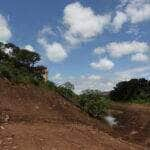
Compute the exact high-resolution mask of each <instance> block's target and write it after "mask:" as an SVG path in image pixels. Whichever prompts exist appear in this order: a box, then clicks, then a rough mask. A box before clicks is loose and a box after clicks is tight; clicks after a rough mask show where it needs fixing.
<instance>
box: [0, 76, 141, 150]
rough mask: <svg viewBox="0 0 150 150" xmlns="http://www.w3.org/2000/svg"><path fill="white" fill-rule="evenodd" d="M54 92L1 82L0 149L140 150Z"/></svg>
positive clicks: (2, 80)
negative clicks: (111, 132)
mask: <svg viewBox="0 0 150 150" xmlns="http://www.w3.org/2000/svg"><path fill="white" fill-rule="evenodd" d="M98 126H103V125H102V124H101V123H100V122H98V121H96V120H94V119H92V118H90V117H89V116H88V115H87V114H85V113H83V112H81V110H80V109H78V108H77V107H75V106H74V105H72V104H71V103H69V102H68V101H66V100H65V99H64V98H63V97H61V96H60V95H59V94H58V93H56V92H54V91H45V90H42V89H40V88H38V87H36V86H33V85H26V86H25V85H15V84H12V83H11V82H9V81H8V80H6V79H5V80H4V79H0V150H13V149H16V150H77V149H85V150H88V149H89V150H91V149H92V150H99V149H101V150H113V149H114V150H116V149H117V150H127V149H128V150H140V149H142V147H141V146H137V145H135V144H130V143H128V142H125V141H123V140H121V139H119V138H118V139H115V138H113V137H111V136H110V135H108V134H107V133H104V132H103V131H102V130H99V128H98Z"/></svg>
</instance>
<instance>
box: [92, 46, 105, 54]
mask: <svg viewBox="0 0 150 150" xmlns="http://www.w3.org/2000/svg"><path fill="white" fill-rule="evenodd" d="M105 52H106V50H105V48H102V47H97V48H95V49H94V53H96V54H103V53H105Z"/></svg>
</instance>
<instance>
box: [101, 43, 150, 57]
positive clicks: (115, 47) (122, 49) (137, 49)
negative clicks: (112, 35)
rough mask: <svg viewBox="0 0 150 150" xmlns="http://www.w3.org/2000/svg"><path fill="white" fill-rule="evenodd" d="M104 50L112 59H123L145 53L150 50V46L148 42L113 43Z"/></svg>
mask: <svg viewBox="0 0 150 150" xmlns="http://www.w3.org/2000/svg"><path fill="white" fill-rule="evenodd" d="M99 49H100V50H101V49H104V50H105V51H106V52H108V53H109V54H110V56H112V57H122V56H125V55H129V54H133V53H144V52H147V51H149V50H150V46H149V45H148V44H147V43H146V42H138V41H123V42H111V43H108V44H107V45H106V46H104V47H99Z"/></svg>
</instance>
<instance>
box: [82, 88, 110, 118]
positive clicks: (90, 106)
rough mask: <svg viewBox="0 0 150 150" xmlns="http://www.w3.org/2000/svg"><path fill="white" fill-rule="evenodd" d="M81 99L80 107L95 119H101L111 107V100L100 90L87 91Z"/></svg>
mask: <svg viewBox="0 0 150 150" xmlns="http://www.w3.org/2000/svg"><path fill="white" fill-rule="evenodd" d="M79 97H80V98H79V104H80V107H81V108H82V109H83V110H84V111H86V112H88V113H89V114H90V115H91V116H93V117H96V118H100V117H101V116H102V115H104V114H105V113H106V111H107V108H108V107H109V100H108V99H106V98H105V97H103V96H102V95H101V92H100V91H98V90H85V91H83V92H82V94H81V95H80V96H79Z"/></svg>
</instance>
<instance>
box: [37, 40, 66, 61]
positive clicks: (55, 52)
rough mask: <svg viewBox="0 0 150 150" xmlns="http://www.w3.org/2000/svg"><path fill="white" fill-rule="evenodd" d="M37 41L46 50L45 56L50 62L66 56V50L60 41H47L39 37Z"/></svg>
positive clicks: (60, 59) (61, 59)
mask: <svg viewBox="0 0 150 150" xmlns="http://www.w3.org/2000/svg"><path fill="white" fill-rule="evenodd" d="M38 42H39V43H40V44H41V45H42V46H43V48H44V49H45V51H46V54H47V57H48V58H49V60H50V61H52V62H56V63H57V62H60V61H63V60H64V59H65V58H66V57H67V52H66V50H65V49H64V48H63V46H62V45H61V44H60V43H57V42H53V43H52V44H50V43H48V42H47V41H45V40H44V39H39V40H38Z"/></svg>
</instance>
